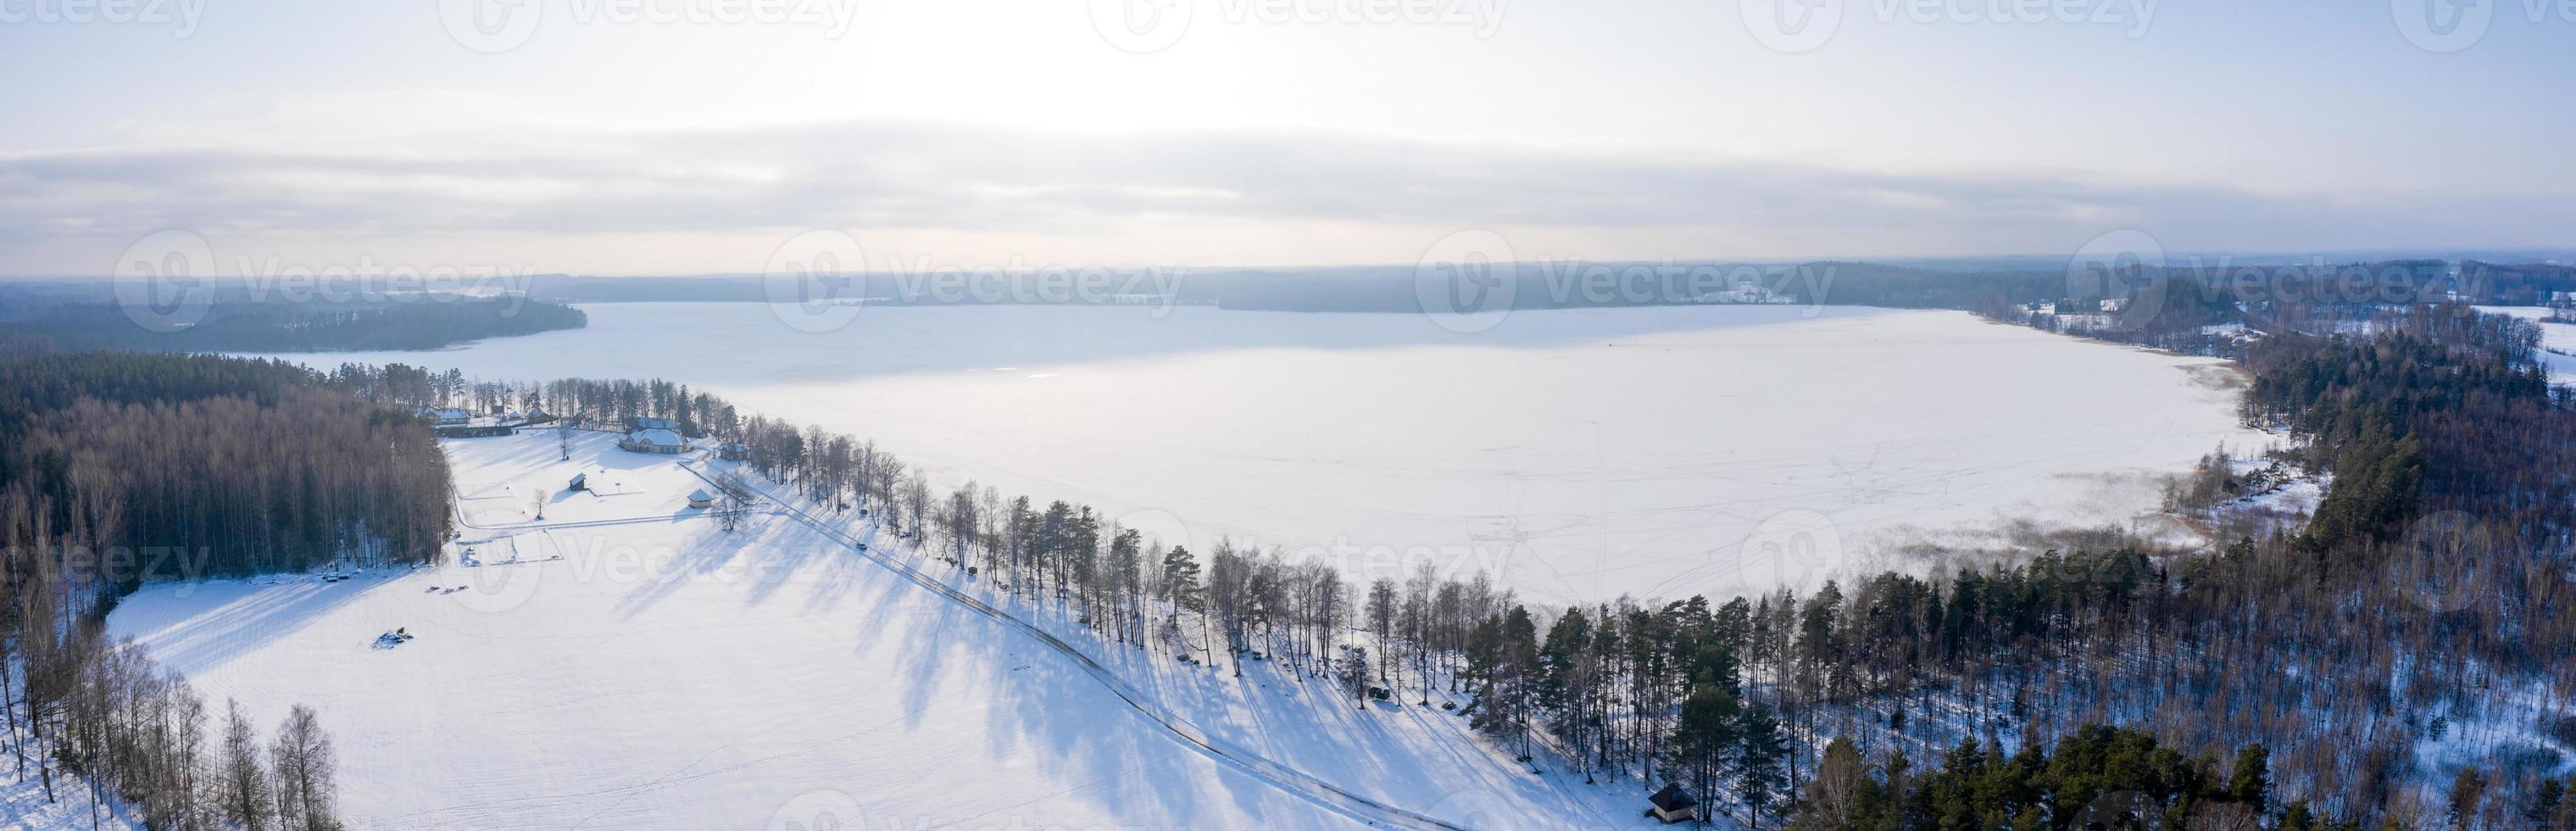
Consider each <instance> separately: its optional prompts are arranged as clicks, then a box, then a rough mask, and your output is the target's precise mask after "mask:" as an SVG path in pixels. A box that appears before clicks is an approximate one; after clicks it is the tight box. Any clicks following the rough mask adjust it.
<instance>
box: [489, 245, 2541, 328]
mask: <svg viewBox="0 0 2576 831" xmlns="http://www.w3.org/2000/svg"><path fill="white" fill-rule="evenodd" d="M2073 271H2074V273H2073V274H2070V269H2069V267H2068V265H2067V263H2066V262H2065V261H2041V260H2035V259H2034V260H2027V261H2022V260H2016V261H1997V262H1992V263H1978V264H1974V265H1973V267H1952V268H1936V267H1928V266H1919V265H1888V264H1882V263H1867V262H1850V261H1817V262H1805V263H1729V262H1583V261H1548V262H1519V263H1505V264H1500V265H1479V266H1474V267H1471V268H1468V269H1465V270H1455V269H1435V270H1431V271H1424V270H1422V269H1419V268H1417V267H1414V266H1347V267H1330V268H1303V269H1271V270H1260V269H1239V268H1218V269H1188V268H1172V267H1158V268H1104V269H1089V270H1081V269H1074V270H1063V269H1058V270H1035V271H1029V272H1024V273H1017V274H1009V275H1001V274H998V273H994V272H983V273H974V274H965V275H960V274H937V275H919V274H889V273H884V272H881V271H880V272H870V273H867V274H854V275H852V276H851V278H850V283H849V284H848V285H845V286H837V287H833V288H832V289H830V291H831V293H832V294H833V296H836V297H841V298H845V299H846V298H861V297H864V298H867V299H868V302H871V303H880V304H896V305H918V304H953V303H1127V302H1136V301H1137V300H1138V299H1139V298H1142V297H1154V298H1158V299H1164V300H1168V301H1169V302H1177V303H1193V304H1213V305H1219V306H1223V307H1225V308H1229V309H1250V310H1285V311H1337V312H1404V313H1418V312H1422V311H1425V310H1426V304H1428V306H1430V307H1431V308H1430V310H1432V311H1452V310H1460V309H1488V310H1490V309H1501V308H1513V309H1542V308H1576V307H1596V306H1635V305H1660V304H1680V303H1700V302H1709V301H1711V300H1713V299H1717V298H1716V297H1715V295H1720V294H1725V293H1728V292H1732V291H1734V290H1736V289H1737V288H1738V287H1741V286H1752V287H1756V288H1759V289H1761V290H1762V293H1766V294H1768V295H1771V296H1778V297H1785V298H1791V299H1794V300H1795V302H1799V303H1811V304H1829V305H1853V306H1886V307H1893V308H1938V309H1963V310H1969V311H1989V312H1990V311H1994V310H1997V309H2001V308H2006V307H2020V306H2027V305H2029V304H2041V303H2055V302H2058V301H2066V303H2065V304H2064V305H2072V306H2080V307H2082V308H2084V309H2086V310H2091V309H2094V308H2096V307H2098V305H2099V303H2100V302H2101V301H2102V300H2106V299H2116V298H2122V297H2130V296H2133V295H2135V294H2137V293H2138V292H2142V291H2153V292H2156V293H2158V294H2159V295H2160V299H2161V300H2162V302H2159V303H2155V304H2153V305H2154V307H2155V308H2156V309H2157V310H2158V312H2159V313H2160V315H2163V316H2165V319H2164V321H2163V322H2164V325H2166V326H2169V327H2180V326H2185V325H2190V326H2197V325H2201V324H2203V323H2208V322H2213V321H2215V320H2217V319H2219V318H2222V317H2226V315H2225V314H2223V312H2224V311H2225V310H2226V309H2227V308H2228V307H2230V306H2231V305H2232V304H2234V303H2237V302H2240V301H2241V302H2246V303H2257V304H2270V303H2275V302H2293V303H2306V302H2319V301H2348V302H2351V303H2356V304H2384V305H2400V306H2402V305H2410V304H2413V303H2419V302H2427V301H2438V300H2443V299H2446V298H2447V297H2448V296H2449V295H2450V294H2451V293H2452V292H2454V291H2456V292H2458V293H2459V295H2460V296H2461V297H2462V298H2463V299H2466V300H2468V301H2471V302H2481V303H2506V304H2532V303H2537V302H2540V301H2542V300H2545V299H2546V298H2547V296H2548V294H2547V293H2548V292H2553V291H2555V292H2576V269H2571V268H2569V267H2566V266H2557V265H2500V264H2495V263H2488V262H2480V261H2476V260H2462V261H2458V263H2457V265H2456V268H2455V267H2454V264H2453V263H2452V262H2451V261H2446V260H2425V259H2418V260H2351V261H2323V260H2307V261H2304V262H2301V261H2299V260H2298V258H2290V257H2277V256H2274V257H2247V258H2242V259H2219V258H2207V259H2200V258H2189V257H2176V258H2170V259H2167V260H2166V261H2165V262H2164V265H2163V266H2162V267H2156V268H2149V267H2145V266H2138V265H2134V264H2133V265H2128V266H2124V267H2121V268H2119V269H2117V270H2115V271H2112V272H2107V273H2104V274H2099V275H2096V274H2089V273H2086V272H2085V271H2084V269H2082V268H2077V269H2073ZM2455 271H2456V275H2455V274H2454V272H2455ZM789 288H793V287H792V286H781V285H778V284H776V283H774V281H767V280H764V279H763V278H762V277H761V276H759V275H708V276H698V277H667V278H662V277H656V278H629V277H586V276H567V275H542V276H537V277H533V278H531V279H530V282H529V284H528V291H529V292H530V296H532V297H545V298H554V299H562V300H570V301H584V302H586V301H596V302H635V301H713V302H754V303H756V302H768V301H772V300H776V299H779V298H778V297H776V296H774V294H773V293H774V292H778V291H781V290H784V289H789ZM1452 295H1454V298H1455V299H1454V300H1453V299H1452ZM2061 310H2062V309H2061ZM2230 319H2232V318H2230Z"/></svg>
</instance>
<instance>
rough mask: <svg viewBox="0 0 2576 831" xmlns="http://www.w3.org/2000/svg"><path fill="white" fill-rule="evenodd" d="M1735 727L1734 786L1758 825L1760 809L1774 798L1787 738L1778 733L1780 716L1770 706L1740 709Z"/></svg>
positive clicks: (1757, 825)
mask: <svg viewBox="0 0 2576 831" xmlns="http://www.w3.org/2000/svg"><path fill="white" fill-rule="evenodd" d="M1740 722H1741V723H1740V724H1739V725H1738V726H1737V728H1736V735H1737V737H1738V739H1737V740H1738V741H1739V742H1740V744H1739V746H1738V750H1737V753H1736V757H1735V790H1736V794H1737V796H1738V798H1741V799H1742V800H1744V807H1746V808H1749V809H1751V810H1752V812H1753V827H1754V828H1757V829H1758V828H1761V827H1762V809H1764V808H1767V807H1770V805H1771V802H1772V800H1774V799H1776V798H1778V796H1779V794H1780V790H1781V788H1782V787H1783V785H1784V784H1785V779H1784V776H1783V774H1782V771H1781V769H1780V765H1781V762H1782V761H1783V760H1784V758H1785V757H1786V756H1787V755H1788V753H1789V742H1788V740H1787V738H1786V737H1783V736H1782V735H1781V734H1780V720H1779V718H1777V717H1775V716H1773V715H1772V714H1771V708H1769V707H1767V706H1764V705H1761V704H1755V705H1753V706H1751V707H1747V708H1745V709H1744V716H1743V718H1742V719H1741V720H1740Z"/></svg>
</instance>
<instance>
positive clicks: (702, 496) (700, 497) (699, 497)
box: [689, 489, 716, 508]
mask: <svg viewBox="0 0 2576 831" xmlns="http://www.w3.org/2000/svg"><path fill="white" fill-rule="evenodd" d="M715 506H716V495H715V494H712V493H708V492H706V491H705V490H704V489H700V490H693V491H690V492H689V507H692V508H713V507H715Z"/></svg>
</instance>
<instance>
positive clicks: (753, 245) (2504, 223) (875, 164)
mask: <svg viewBox="0 0 2576 831" xmlns="http://www.w3.org/2000/svg"><path fill="white" fill-rule="evenodd" d="M95 2H97V0H0V71H5V76H0V77H6V78H8V79H10V80H9V82H8V83H6V84H0V112H5V113H7V114H8V116H7V117H6V118H5V119H0V273H9V274H65V273H76V274H103V273H109V272H111V271H113V270H114V269H115V268H116V265H117V262H118V260H119V259H120V258H121V257H124V256H126V255H127V254H128V253H129V251H128V249H129V248H131V247H132V246H133V245H134V244H135V243H136V241H137V240H140V239H143V238H146V237H147V236H151V235H154V234H155V232H160V231H166V230H172V229H177V230H182V231H187V232H190V233H193V234H196V235H199V236H201V237H202V238H203V239H205V240H207V241H208V244H209V245H210V246H211V248H212V249H213V251H214V252H215V254H216V255H217V256H216V261H217V262H218V264H219V270H220V271H224V272H228V273H229V272H236V271H240V270H243V267H244V266H245V265H248V266H249V267H251V268H253V269H255V268H258V267H260V266H259V264H260V263H270V264H276V263H285V264H292V265H300V266H304V267H310V268H320V267H324V266H330V265H350V264H358V263H362V262H363V263H373V264H378V265H393V264H408V265H413V266H419V267H427V266H432V265H453V266H483V265H498V266H509V267H516V268H533V269H537V270H541V271H548V272H558V271H560V272H572V273H593V274H674V273H709V272H757V271H760V270H762V268H763V265H764V262H766V261H767V260H768V259H769V258H770V257H771V255H772V254H773V253H774V252H775V251H776V250H777V249H778V247H779V246H780V245H781V244H782V243H784V242H786V241H787V240H789V239H791V238H794V237H796V236H797V235H799V234H801V233H804V232H806V231H810V230H814V229H836V230H841V231H846V232H848V233H849V234H851V235H852V236H853V237H855V238H856V239H857V240H858V241H859V242H860V243H861V244H863V245H864V247H865V250H866V253H867V255H868V256H869V257H871V258H902V259H904V260H905V261H908V262H910V261H920V260H929V261H934V262H937V263H942V264H954V265H961V266H972V265H985V264H1013V263H1017V264H1028V265H1146V264H1152V265H1187V266H1225V265H1316V264H1335V263H1405V262H1412V261H1414V260H1416V259H1417V258H1419V257H1420V256H1422V254H1423V252H1424V251H1425V250H1427V249H1429V248H1431V247H1433V246H1434V245H1436V244H1437V243H1438V241H1439V240H1441V239H1442V238H1443V237H1444V236H1446V235H1449V234H1452V233H1453V232H1457V231H1460V230H1463V229H1479V230H1491V231H1495V232H1497V233H1498V234H1500V235H1501V236H1502V238H1504V239H1507V240H1509V241H1510V246H1511V254H1512V255H1513V256H1514V257H1515V258H1519V259H1541V258H1551V259H1556V258H1582V259H1593V260H1640V259H1643V260H1652V259H1659V258H1665V257H1673V258H1684V259H1698V258H1723V259H1735V258H1803V257H1847V258H1863V257H1895V256H1939V255H1977V254H2015V253H2031V254H2050V253H2057V252H2064V251H2071V250H2075V249H2077V248H2080V247H2082V246H2084V245H2085V244H2086V243H2087V242H2088V240H2091V239H2093V238H2095V237H2097V236H2098V235H2101V234H2105V233H2109V232H2114V231H2123V230H2138V231H2144V232H2146V233H2147V234H2149V235H2151V236H2152V237H2153V238H2154V239H2156V240H2158V241H2159V242H2161V244H2162V245H2163V246H2164V247H2165V248H2167V249H2171V250H2206V251H2244V252H2276V251H2291V250H2307V249H2326V248H2331V249H2385V248H2409V247H2454V246H2460V247H2466V246H2476V247H2534V248H2540V247H2552V248H2564V247H2568V246H2571V245H2576V234H2571V233H2570V232H2569V229H2571V228H2576V208H2571V207H2570V200H2569V197H2568V192H2569V190H2570V185H2576V153H2570V152H2569V151H2568V150H2567V148H2568V147H2569V146H2571V145H2576V106H2571V104H2576V20H2569V19H2563V18H2561V17H2559V16H2558V12H2557V11H2556V10H2555V9H2551V10H2545V13H2543V14H2539V15H2537V16H2535V15H2534V13H2533V11H2532V9H2531V7H2530V6H2529V5H2526V4H2525V3H2523V2H2521V0H2503V2H2494V1H2493V0H2490V2H2486V3H2472V4H2467V5H2462V6H2456V7H2455V6H2453V5H2451V0H2165V1H2164V2H2154V3H2150V4H2146V5H2145V6H2143V7H2141V6H2140V5H2138V4H2136V3H2133V2H2130V1H2129V0H2109V2H2105V0H2084V2H2082V3H2072V4H2068V3H2059V4H2044V3H2036V2H2031V0H1939V2H1938V3H1918V2H1915V0H1902V2H1900V0H1743V2H1738V1H1737V0H1696V2H1672V1H1671V0H1481V2H1480V0H1295V2H1292V3H1286V4H1285V11H1284V12H1283V11H1282V0H1166V2H1168V3H1171V4H1174V5H1172V6H1168V7H1163V8H1161V16H1160V17H1148V16H1146V15H1144V14H1142V12H1141V11H1138V10H1137V9H1130V8H1125V7H1122V5H1121V4H1122V3H1124V2H1130V0H1105V1H1104V2H1097V3H1091V2H1085V1H1084V0H759V2H749V0H570V1H569V2H564V1H563V0H518V2H516V3H512V2H510V0H453V1H451V2H441V1H440V0H367V2H348V1H347V0H257V1H256V2H253V1H252V0H133V2H134V3H137V4H139V5H137V6H135V7H130V8H129V7H125V6H122V5H118V6H112V7H107V8H101V7H97V6H94V5H92V4H93V3H95ZM1133 2H1137V3H1140V4H1144V5H1140V6H1139V8H1141V9H1149V10H1150V9H1152V8H1154V7H1153V6H1151V5H1150V4H1151V3H1152V2H1153V0H1133ZM1781 4H1785V7H1783V8H1774V6H1775V5H1781ZM2422 4H2430V6H2431V7H2430V8H2425V7H2423V6H2422ZM478 11H479V12H480V13H481V14H482V15H483V18H482V19H481V21H480V24H481V26H480V27H479V28H478V25H477V23H478V22H477V21H476V20H475V19H474V18H473V15H474V14H476V13H477V12H478ZM1096 13H1097V15H1098V16H1097V17H1096V16H1095V14H1096ZM2428 13H2429V14H2431V15H2434V17H2432V18H2429V20H2430V21H2431V22H2430V23H2427V20H2428V18H2426V17H2425V16H2424V15H2426V14H2428ZM1784 15H1785V16H1786V17H1784ZM1999 15H2000V18H1999V17H1998V16H1999ZM1801 16H1803V18H1801ZM2410 16H2412V17H2411V18H2410ZM675 18H676V19H675ZM688 18H696V20H691V19H688ZM1784 20H1785V21H1787V22H1783V21H1784Z"/></svg>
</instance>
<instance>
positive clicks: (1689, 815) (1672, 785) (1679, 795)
mask: <svg viewBox="0 0 2576 831" xmlns="http://www.w3.org/2000/svg"><path fill="white" fill-rule="evenodd" d="M1646 802H1647V803H1649V804H1650V805H1651V806H1652V807H1650V808H1648V809H1647V810H1646V814H1647V815H1648V816H1651V817H1654V818H1655V819H1657V820H1660V821H1662V822H1663V823H1664V824H1665V825H1671V824H1673V823H1676V822H1689V821H1691V820H1695V819H1698V818H1699V800H1696V799H1692V798H1691V795H1690V792H1688V791H1684V790H1682V786H1681V783H1679V782H1667V783H1665V784H1664V789H1663V790H1660V791H1656V792H1655V795H1654V796H1650V797H1646Z"/></svg>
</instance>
